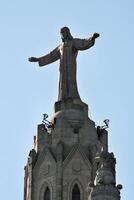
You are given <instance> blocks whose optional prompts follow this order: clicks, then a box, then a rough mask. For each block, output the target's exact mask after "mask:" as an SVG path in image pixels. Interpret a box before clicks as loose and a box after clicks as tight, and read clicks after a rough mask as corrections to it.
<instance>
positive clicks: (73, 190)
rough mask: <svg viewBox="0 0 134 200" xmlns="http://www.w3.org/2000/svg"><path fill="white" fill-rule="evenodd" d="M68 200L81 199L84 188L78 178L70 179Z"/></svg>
mask: <svg viewBox="0 0 134 200" xmlns="http://www.w3.org/2000/svg"><path fill="white" fill-rule="evenodd" d="M68 197H69V198H68V199H69V200H83V199H84V188H83V186H82V184H81V182H80V181H79V180H78V179H75V180H73V181H72V183H71V184H70V185H69V189H68Z"/></svg>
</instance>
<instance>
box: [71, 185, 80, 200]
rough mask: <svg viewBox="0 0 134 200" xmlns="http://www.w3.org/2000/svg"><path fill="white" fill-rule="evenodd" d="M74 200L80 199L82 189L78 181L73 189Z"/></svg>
mask: <svg viewBox="0 0 134 200" xmlns="http://www.w3.org/2000/svg"><path fill="white" fill-rule="evenodd" d="M72 200H80V190H79V187H78V185H77V183H76V184H75V185H74V187H73V189H72Z"/></svg>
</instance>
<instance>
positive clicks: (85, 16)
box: [0, 0, 134, 200]
mask: <svg viewBox="0 0 134 200" xmlns="http://www.w3.org/2000/svg"><path fill="white" fill-rule="evenodd" d="M133 8H134V1H132V0H127V1H125V0H118V1H117V0H109V1H106V0H100V1H97V0H83V1H80V0H77V1H76V0H73V1H72V0H68V1H65V2H64V1H61V0H57V1H52V0H49V1H48V0H38V1H33V0H29V1H26V0H23V1H18V0H12V1H9V0H4V1H2V2H1V6H0V26H1V32H0V52H1V53H0V61H1V63H0V66H1V73H0V92H1V96H0V112H1V113H0V124H1V144H0V154H1V156H0V163H1V165H0V191H1V199H5V200H7V199H9V198H10V199H11V200H19V199H22V198H23V175H24V171H23V168H24V165H25V163H26V159H27V155H28V153H29V150H30V149H31V148H32V139H33V136H34V135H35V133H36V126H37V124H39V123H41V121H42V114H43V113H47V114H48V115H49V116H50V118H51V115H52V112H53V105H54V102H55V101H56V100H57V82H58V71H59V69H58V62H55V63H53V64H51V65H49V66H47V67H46V68H45V67H44V68H39V67H38V65H37V64H30V63H28V61H27V59H28V57H30V56H37V57H38V56H41V55H44V54H46V53H48V52H49V51H51V50H52V49H54V48H55V47H56V46H57V45H58V44H59V43H60V42H61V40H60V34H59V29H60V28H61V27H63V26H68V27H70V30H71V33H72V35H73V36H74V37H80V38H87V37H89V36H91V35H92V34H93V33H94V32H99V33H100V35H101V37H100V38H98V39H97V41H96V45H95V46H94V47H93V48H92V49H89V50H87V51H83V52H79V56H78V61H77V62H78V67H77V77H78V78H77V79H78V88H79V92H80V96H81V98H82V100H83V101H84V102H86V103H87V104H88V105H89V116H90V118H91V119H93V120H94V121H95V122H96V124H97V125H98V124H101V123H102V121H103V120H104V119H105V118H109V119H110V128H109V151H110V152H111V151H112V152H114V154H115V157H116V158H117V166H116V171H117V183H121V184H122V185H123V190H122V192H121V196H122V200H132V191H133V188H134V183H133V174H132V172H133V165H134V156H133V153H134V151H133V141H134V136H133V113H134V107H133V102H134V92H133V85H134V69H133V66H134V65H133V64H134V61H133V58H134V54H133V52H134V51H133V47H134V39H133V35H134V12H133V11H134V10H133ZM7 191H8V192H7Z"/></svg>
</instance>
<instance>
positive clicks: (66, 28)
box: [60, 26, 73, 42]
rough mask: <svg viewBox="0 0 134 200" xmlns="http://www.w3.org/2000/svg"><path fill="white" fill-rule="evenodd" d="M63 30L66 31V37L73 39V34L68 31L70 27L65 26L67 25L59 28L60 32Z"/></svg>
mask: <svg viewBox="0 0 134 200" xmlns="http://www.w3.org/2000/svg"><path fill="white" fill-rule="evenodd" d="M63 31H66V32H67V37H68V39H69V40H72V39H73V36H72V35H71V33H70V29H69V28H68V27H67V26H64V27H62V28H61V29H60V32H61V33H62V32H63ZM62 41H63V42H64V39H63V38H62Z"/></svg>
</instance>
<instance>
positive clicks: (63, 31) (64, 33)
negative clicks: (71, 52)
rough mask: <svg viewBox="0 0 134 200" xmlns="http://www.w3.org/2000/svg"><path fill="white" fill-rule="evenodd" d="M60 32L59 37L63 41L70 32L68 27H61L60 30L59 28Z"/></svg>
mask: <svg viewBox="0 0 134 200" xmlns="http://www.w3.org/2000/svg"><path fill="white" fill-rule="evenodd" d="M60 34H61V39H62V40H63V41H65V40H66V39H68V38H69V34H70V30H69V28H68V27H63V28H62V29H61V30H60Z"/></svg>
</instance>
